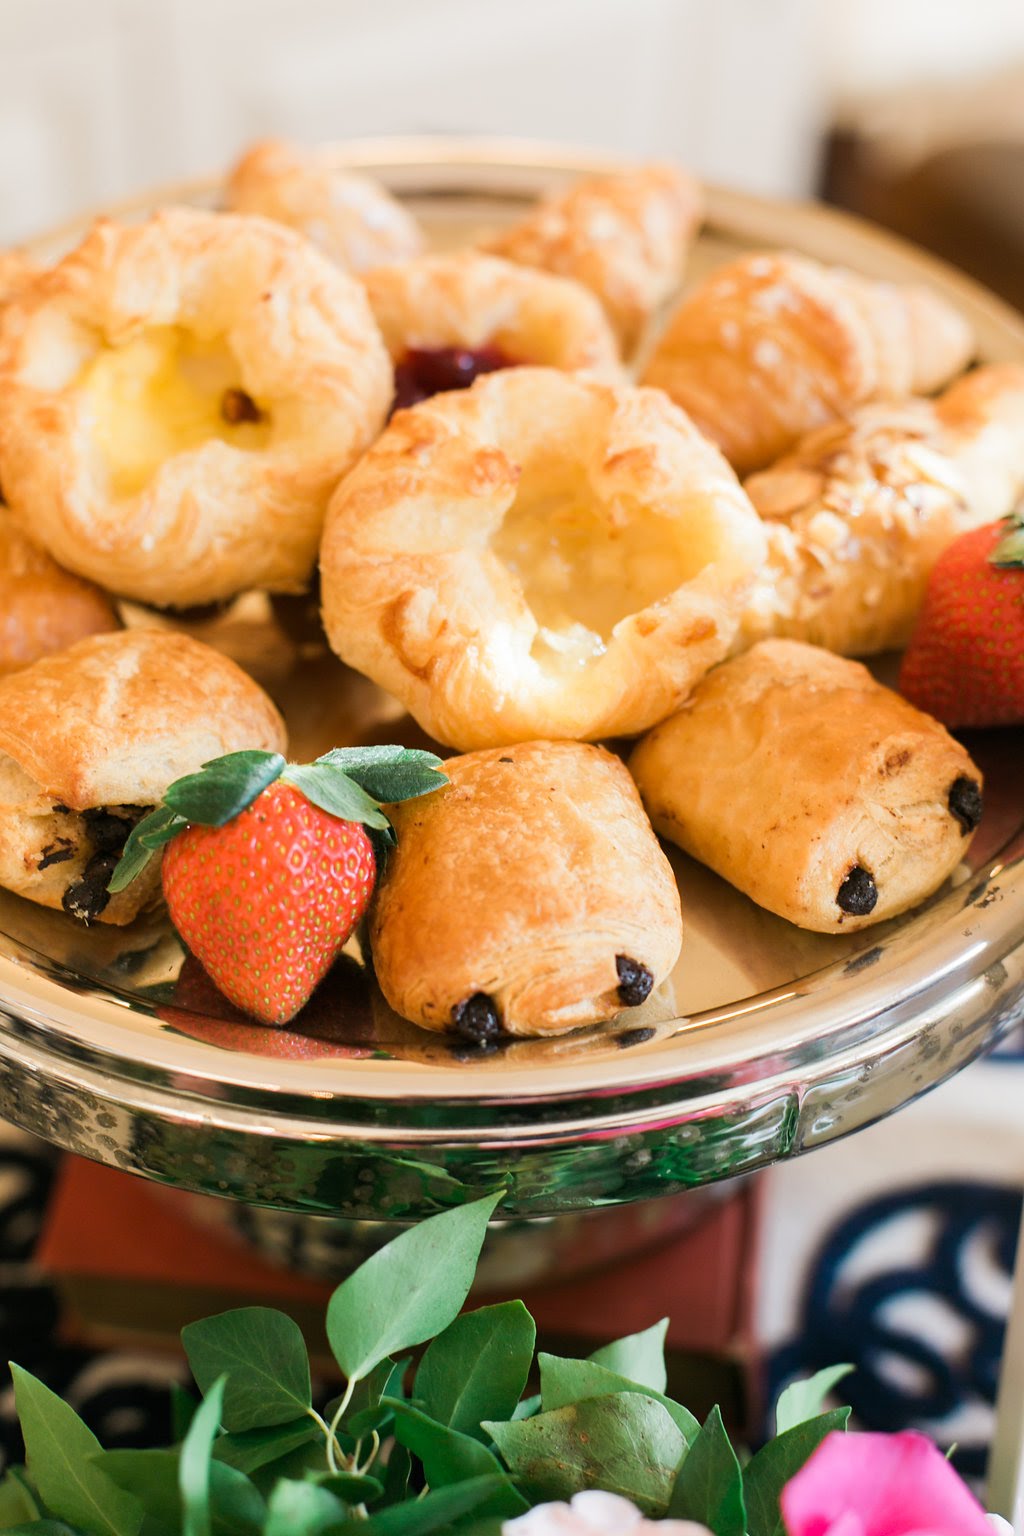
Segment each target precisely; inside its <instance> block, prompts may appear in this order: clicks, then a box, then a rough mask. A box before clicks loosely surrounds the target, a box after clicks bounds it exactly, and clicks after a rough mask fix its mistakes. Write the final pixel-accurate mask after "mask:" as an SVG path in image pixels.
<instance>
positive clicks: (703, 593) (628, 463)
mask: <svg viewBox="0 0 1024 1536" xmlns="http://www.w3.org/2000/svg"><path fill="white" fill-rule="evenodd" d="M764 553H765V539H764V531H763V528H762V525H761V520H760V518H759V517H758V516H757V514H756V513H755V511H754V509H753V507H752V506H751V505H750V503H749V501H748V500H747V498H746V496H745V495H744V493H743V491H742V489H741V487H740V485H739V483H738V481H737V480H736V477H735V475H734V474H733V473H732V471H731V470H730V469H729V467H728V465H727V464H726V463H725V461H724V460H723V459H722V457H721V455H720V454H719V453H718V452H717V450H716V449H715V448H714V447H713V446H712V444H710V443H708V442H707V441H706V440H705V439H704V438H703V437H701V435H700V434H699V433H698V432H697V431H696V430H695V428H694V427H693V426H692V425H691V423H690V422H689V421H688V420H687V418H686V416H685V415H684V414H683V413H682V412H681V411H679V410H678V409H677V408H676V407H675V406H673V405H672V403H671V402H670V401H669V400H668V399H666V397H665V396H664V395H663V394H661V393H660V392H659V391H657V390H642V389H634V388H631V387H622V388H611V387H609V386H607V385H603V384H599V383H596V382H594V381H593V380H590V379H586V378H584V377H582V376H580V375H570V374H566V373H560V372H557V371H556V370H554V369H542V368H511V369H507V370H506V371H504V372H502V373H495V374H490V375H488V376H487V377H486V378H481V379H478V380H477V382H476V383H475V384H474V385H473V386H472V388H470V389H467V390H462V391H460V392H458V393H452V394H445V395H436V396H435V397H434V398H433V399H432V400H428V401H425V402H424V403H423V404H421V405H417V406H414V407H413V408H412V409H411V410H408V411H401V412H399V413H398V414H397V415H396V416H395V417H394V418H393V419H392V421H391V424H390V425H389V426H388V428H387V429H386V431H385V432H383V433H382V435H381V436H380V437H379V438H378V440H377V442H376V443H375V444H374V446H373V447H372V448H371V449H370V451H369V453H367V454H366V456H365V458H364V459H363V460H362V461H361V463H360V464H359V465H358V466H357V468H356V469H355V470H354V471H353V472H352V473H351V474H350V475H349V476H348V477H347V478H346V479H345V480H344V481H342V483H341V485H340V486H339V488H338V491H337V493H336V495H335V496H334V498H333V500H332V503H331V507H330V512H329V515H328V520H327V524H326V527H325V531H324V543H323V549H322V552H321V577H322V584H323V612H324V624H325V628H326V631H327V636H328V639H329V640H330V643H331V645H332V646H333V648H334V649H335V650H336V651H337V653H338V655H340V656H341V658H342V659H343V660H344V661H346V662H348V663H349V665H350V666H354V667H356V668H357V669H358V670H359V671H362V672H365V673H367V674H368V675H369V676H370V677H371V678H373V680H374V681H375V682H377V683H380V684H381V686H382V687H384V688H386V689H388V691H389V692H391V693H393V694H395V695H396V697H397V698H399V699H400V700H401V701H402V703H403V704H405V706H406V708H407V709H409V710H410V711H411V712H412V714H413V715H414V716H415V717H416V719H417V720H418V721H419V723H420V724H421V725H422V726H423V727H424V729H425V730H427V731H428V732H429V733H430V734H431V735H432V736H433V737H434V738H435V739H436V740H438V741H443V742H448V743H450V744H452V745H454V746H457V747H459V748H461V749H463V750H469V749H471V748H476V747H488V746H498V745H501V744H502V743H505V742H517V741H527V740H531V739H534V738H540V737H544V738H555V737H557V738H575V739H578V740H579V739H588V740H589V739H597V738H601V737H604V736H609V735H635V734H637V733H638V732H640V731H642V730H646V729H647V727H648V726H650V725H653V724H654V723H655V722H656V721H658V720H662V719H664V718H665V716H666V715H667V714H669V713H671V711H672V710H673V709H675V708H677V707H678V706H679V704H680V703H681V702H682V700H683V699H684V698H685V697H686V695H687V694H688V693H689V691H690V689H691V688H692V687H693V685H694V683H695V682H696V681H697V680H698V678H700V677H702V676H703V674H704V673H705V672H706V671H707V670H708V668H709V667H711V666H713V665H714V663H715V662H716V661H718V660H720V659H721V658H722V657H723V656H724V655H725V654H726V652H727V650H728V648H729V645H730V644H731V642H732V639H733V637H734V636H735V633H736V630H737V627H738V624H739V617H740V612H741V609H742V605H743V601H744V598H745V596H746V594H747V591H748V589H749V587H750V585H751V583H752V579H753V577H754V574H755V572H756V571H757V569H758V568H759V566H760V565H761V563H762V561H763V559H764Z"/></svg>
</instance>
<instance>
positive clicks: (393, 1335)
mask: <svg viewBox="0 0 1024 1536" xmlns="http://www.w3.org/2000/svg"><path fill="white" fill-rule="evenodd" d="M501 1198H502V1193H498V1194H496V1195H488V1196H487V1198H486V1199H484V1200H475V1201H473V1203H472V1204H471V1205H462V1206H457V1207H456V1208H455V1210H452V1211H443V1212H442V1213H441V1215H440V1216H430V1217H428V1218H427V1220H426V1221H421V1222H420V1223H419V1225H418V1226H415V1227H410V1228H409V1230H408V1231H407V1232H402V1233H400V1234H399V1236H398V1237H395V1238H392V1240H391V1242H390V1243H388V1244H387V1245H386V1246H385V1247H384V1248H381V1249H379V1250H378V1251H377V1252H376V1253H374V1254H371V1256H370V1257H369V1258H368V1259H367V1260H366V1261H365V1262H364V1263H362V1264H360V1266H359V1268H358V1269H357V1270H356V1271H355V1273H354V1274H352V1275H349V1277H348V1279H347V1280H343V1281H342V1283H341V1284H340V1285H339V1286H338V1288H337V1290H336V1291H335V1292H334V1295H333V1296H332V1297H331V1299H330V1301H329V1303H328V1306H327V1337H328V1340H329V1341H330V1345H331V1349H332V1351H333V1353H334V1358H335V1359H336V1360H337V1362H338V1364H339V1365H340V1366H341V1369H342V1370H343V1371H344V1373H345V1375H346V1376H347V1377H348V1378H349V1379H350V1380H351V1379H352V1378H353V1377H361V1376H366V1375H367V1374H368V1373H369V1372H370V1371H371V1370H372V1369H373V1367H374V1366H375V1365H377V1364H379V1362H380V1361H381V1360H383V1359H384V1358H385V1356H386V1355H395V1354H397V1353H398V1352H399V1350H402V1349H407V1348H409V1347H410V1346H411V1345H413V1344H422V1343H423V1341H424V1340H425V1339H429V1338H431V1337H432V1336H433V1335H434V1334H435V1333H438V1332H440V1330H441V1329H442V1328H446V1327H447V1326H448V1324H449V1323H450V1322H451V1321H452V1319H453V1318H454V1317H455V1315H456V1313H457V1312H458V1311H459V1308H460V1307H461V1306H462V1303H463V1302H464V1301H465V1299H466V1297H467V1295H468V1294H469V1288H470V1286H471V1285H472V1283H473V1276H474V1274H475V1272H476V1263H477V1259H478V1258H479V1256H480V1249H481V1248H482V1247H483V1241H484V1237H485V1235H486V1232H487V1222H488V1220H489V1218H490V1216H491V1214H492V1212H493V1211H494V1208H495V1207H496V1206H497V1204H498V1202H499V1201H500V1200H501Z"/></svg>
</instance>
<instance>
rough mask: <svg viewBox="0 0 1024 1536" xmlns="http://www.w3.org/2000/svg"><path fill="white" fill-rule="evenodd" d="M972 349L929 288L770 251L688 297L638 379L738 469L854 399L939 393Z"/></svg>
mask: <svg viewBox="0 0 1024 1536" xmlns="http://www.w3.org/2000/svg"><path fill="white" fill-rule="evenodd" d="M973 346H974V342H973V337H972V335H971V331H970V327H969V326H968V324H967V322H966V321H965V320H964V319H963V317H962V316H961V315H960V314H959V313H958V312H957V310H955V309H954V308H953V307H952V305H951V304H949V303H948V302H947V301H946V300H945V299H943V298H941V297H940V296H939V295H938V294H937V293H933V292H932V291H931V290H930V289H929V288H924V287H919V286H915V285H906V286H904V285H899V284H894V283H876V282H872V281H871V280H870V279H869V278H866V277H860V276H858V274H856V273H854V272H847V271H845V270H844V269H842V268H839V267H826V266H823V265H822V264H821V263H820V262H817V261H812V260H811V259H810V258H809V257H806V256H794V255H791V254H789V253H787V252H779V253H767V254H760V255H752V256H741V257H740V258H739V260H738V261H732V262H730V263H729V264H728V265H727V266H724V267H722V268H720V269H719V270H718V271H717V272H713V273H712V274H711V276H710V277H709V278H707V279H706V280H705V281H704V282H703V283H701V284H700V285H699V286H698V287H697V288H695V289H694V291H693V292H692V293H691V294H689V295H688V297H687V298H686V299H685V300H684V301H683V303H682V304H681V305H680V307H679V309H677V310H676V313H675V315H674V316H673V317H672V319H671V320H670V321H669V324H668V327H667V329H666V330H665V333H664V335H663V336H662V337H661V339H660V341H659V342H658V346H657V348H656V350H655V352H654V355H653V356H652V358H651V361H650V363H649V364H648V367H647V371H646V373H645V375H644V383H645V384H653V385H656V386H657V387H658V388H659V389H663V390H665V391H666V393H667V394H669V395H671V397H672V399H673V400H675V401H676V403H677V404H678V405H681V406H682V407H683V409H684V410H685V411H688V412H689V414H690V415H691V416H692V417H693V420H694V421H695V422H696V424H697V426H698V427H700V429H701V431H702V432H706V433H707V435H708V436H709V437H710V438H712V439H713V440H714V441H715V442H716V443H717V444H718V445H719V447H720V448H721V450H722V452H723V453H724V454H725V456H726V458H727V459H728V460H729V463H730V464H731V465H732V466H733V467H734V468H735V469H737V470H739V471H740V473H741V474H745V473H748V472H749V471H750V470H754V469H760V468H762V467H763V466H764V465H765V464H769V463H771V462H772V460H774V459H777V458H778V457H779V455H780V454H782V453H785V452H786V450H787V449H788V448H790V447H791V446H792V445H793V443H794V442H795V441H796V439H797V438H799V437H801V436H803V434H804V433H805V432H809V431H810V430H811V429H812V428H813V427H818V426H821V425H822V424H823V423H824V422H827V421H831V420H832V419H833V418H834V417H836V416H840V415H842V414H843V413H844V412H845V411H846V410H847V409H849V407H850V406H852V405H856V404H857V403H858V402H859V401H862V400H877V399H882V398H890V399H898V398H899V397H901V396H903V395H908V394H911V393H918V394H927V393H929V392H930V391H932V390H934V389H938V388H940V387H941V386H942V385H943V384H945V383H947V382H948V380H949V379H951V378H952V377H953V376H954V374H957V373H960V372H961V370H962V369H963V368H965V367H966V365H967V363H968V362H969V361H970V357H971V353H972V351H973Z"/></svg>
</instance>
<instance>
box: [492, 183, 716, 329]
mask: <svg viewBox="0 0 1024 1536" xmlns="http://www.w3.org/2000/svg"><path fill="white" fill-rule="evenodd" d="M703 212H704V199H703V193H702V191H701V187H700V184H699V182H697V181H696V180H695V179H694V178H693V177H692V176H690V175H689V174H688V173H687V172H686V171H683V170H681V169H680V168H679V167H678V166H674V165H642V166H637V167H636V168H635V169H632V170H629V169H624V170H622V171H620V172H618V173H617V174H614V175H606V176H585V177H582V178H581V179H580V180H579V181H576V182H574V183H573V184H572V186H570V187H569V189H568V190H567V191H564V192H555V193H553V194H552V195H551V196H549V197H546V198H544V199H543V200H542V201H541V202H540V203H538V205H537V207H536V208H535V209H534V210H533V211H532V212H531V213H529V214H527V216H526V218H525V219H524V220H523V221H522V222H521V223H519V224H516V225H513V226H512V227H511V228H510V229H505V230H502V231H501V232H500V233H499V234H497V235H494V236H493V237H492V238H491V239H490V240H489V241H488V242H487V244H486V249H487V250H489V251H492V252H493V253H494V254H495V255H497V256H505V257H507V258H508V259H509V260H510V261H516V262H521V263H522V264H523V265H525V266H528V267H542V268H544V269H545V270H547V271H548V272H557V273H558V274H559V275H560V276H562V277H573V278H575V279H576V281H577V282H579V283H582V284H583V285H584V287H586V288H589V289H590V290H591V292H593V293H595V294H596V295H597V297H598V298H599V299H600V300H601V303H602V304H603V305H604V307H605V310H606V311H607V313H608V316H609V318H610V319H611V322H612V324H613V326H614V327H615V330H616V333H617V335H618V337H619V341H620V343H621V345H622V348H623V351H624V352H626V353H627V354H628V353H630V352H631V351H632V350H633V348H634V346H635V345H636V342H637V340H638V338H639V336H640V333H641V331H642V329H643V327H644V325H645V324H646V323H647V321H648V320H649V319H650V317H651V316H652V315H653V314H654V313H655V311H656V310H657V309H659V308H660V306H661V305H662V304H664V303H665V301H666V300H667V299H669V298H670V297H671V296H672V294H673V293H674V292H675V290H676V288H677V287H678V286H679V283H680V282H681V280H682V274H683V267H684V265H685V262H686V256H687V252H688V251H689V248H690V243H691V241H692V240H693V237H694V235H695V234H696V232H697V229H698V227H699V225H700V221H701V218H702V216H703Z"/></svg>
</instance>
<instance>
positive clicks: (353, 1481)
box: [306, 1472, 384, 1504]
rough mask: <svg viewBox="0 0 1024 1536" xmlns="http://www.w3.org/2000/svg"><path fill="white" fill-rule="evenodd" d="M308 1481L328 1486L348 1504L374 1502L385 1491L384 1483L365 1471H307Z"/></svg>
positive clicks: (323, 1486)
mask: <svg viewBox="0 0 1024 1536" xmlns="http://www.w3.org/2000/svg"><path fill="white" fill-rule="evenodd" d="M306 1481H307V1482H309V1483H316V1485H317V1487H318V1488H326V1489H327V1492H328V1493H333V1494H334V1496H335V1498H338V1499H341V1500H343V1501H344V1503H346V1504H372V1503H373V1501H374V1499H379V1498H380V1496H381V1494H382V1493H383V1492H384V1484H383V1483H382V1482H381V1481H380V1480H379V1478H376V1477H369V1476H368V1475H367V1474H366V1473H365V1472H364V1473H361V1474H357V1473H355V1472H307V1473H306Z"/></svg>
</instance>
